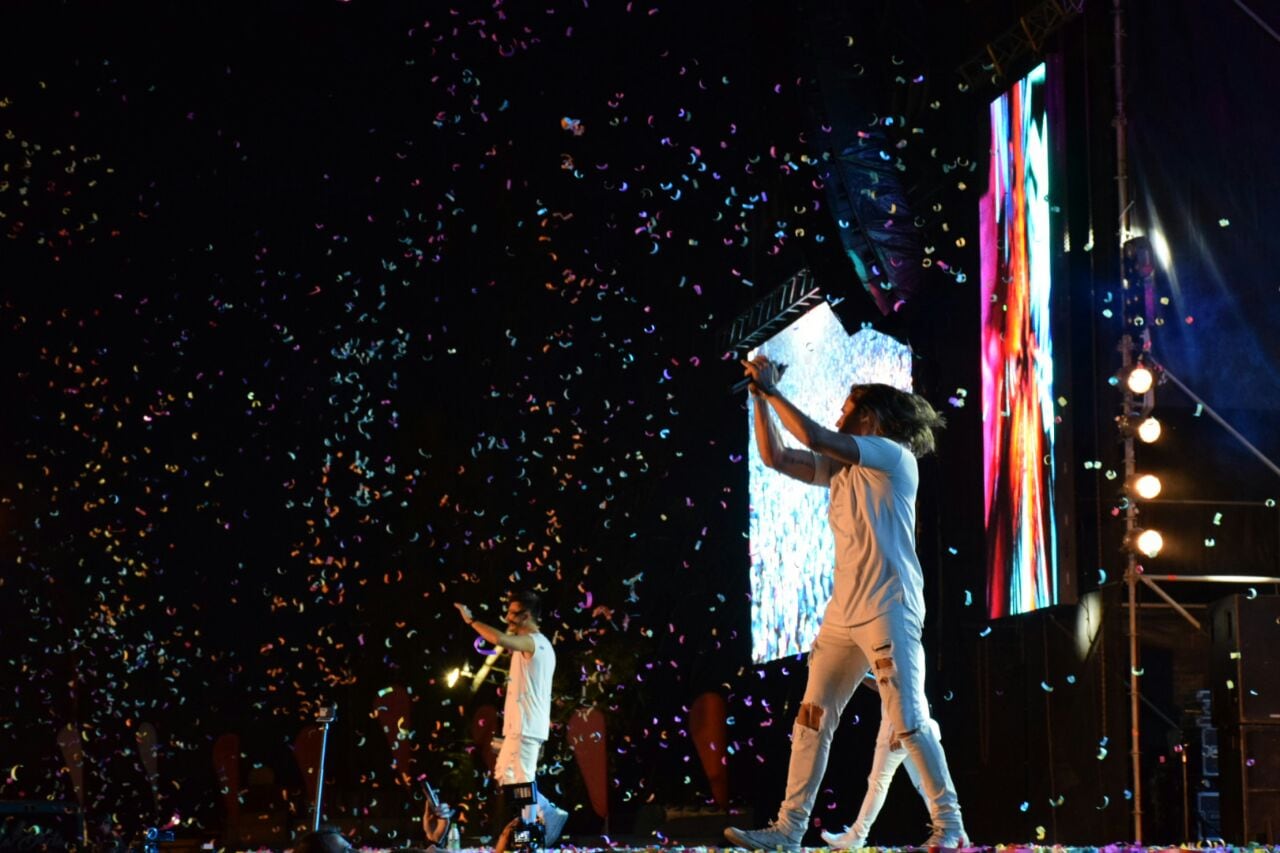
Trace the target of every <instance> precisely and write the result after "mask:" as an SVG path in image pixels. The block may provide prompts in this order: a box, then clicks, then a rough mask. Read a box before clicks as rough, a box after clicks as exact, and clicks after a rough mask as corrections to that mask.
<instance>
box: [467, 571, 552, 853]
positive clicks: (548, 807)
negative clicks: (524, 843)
mask: <svg viewBox="0 0 1280 853" xmlns="http://www.w3.org/2000/svg"><path fill="white" fill-rule="evenodd" d="M454 607H456V608H458V613H460V614H461V615H462V619H463V621H464V622H466V623H467V624H468V625H470V626H471V627H472V628H474V629H475V631H476V633H477V634H479V635H480V636H481V637H483V638H484V640H485V642H487V643H490V644H491V645H495V646H501V647H502V648H504V649H509V650H510V651H511V672H510V673H509V674H508V675H507V690H506V693H507V695H506V699H505V702H504V704H503V706H502V748H501V749H500V750H499V751H498V761H497V763H496V764H495V765H494V768H493V775H494V778H495V779H497V781H498V784H499V785H510V784H513V783H516V782H532V781H533V778H534V774H535V773H536V771H537V769H538V756H539V754H540V753H541V752H542V745H543V744H544V743H545V742H546V740H547V737H548V736H549V735H550V733H551V678H552V676H553V675H554V674H555V671H556V653H555V649H553V648H552V647H551V641H550V640H548V639H547V638H546V637H545V636H544V635H543V634H542V632H541V631H540V630H539V626H538V623H539V621H540V620H541V619H542V601H541V599H539V598H538V594H537V593H535V592H529V591H525V592H518V593H515V594H513V595H512V596H511V601H510V603H509V604H508V605H507V616H506V619H507V630H506V632H505V633H504V632H502V631H499V630H498V629H497V628H494V627H492V626H490V625H486V624H485V623H483V622H480V621H478V620H476V619H475V618H473V617H472V615H471V609H470V608H469V607H467V606H466V605H465V604H454ZM537 812H538V814H539V816H540V817H541V818H542V822H543V825H544V830H545V836H546V843H547V845H548V846H550V845H551V844H552V843H554V842H555V840H556V839H557V838H559V837H560V833H561V831H562V830H563V829H564V824H565V821H566V820H568V818H569V813H568V812H567V811H565V810H564V809H560V808H557V807H556V806H555V805H553V804H552V803H551V801H549V800H548V799H547V798H546V797H545V796H543V794H542V792H541V791H539V792H538V804H537Z"/></svg>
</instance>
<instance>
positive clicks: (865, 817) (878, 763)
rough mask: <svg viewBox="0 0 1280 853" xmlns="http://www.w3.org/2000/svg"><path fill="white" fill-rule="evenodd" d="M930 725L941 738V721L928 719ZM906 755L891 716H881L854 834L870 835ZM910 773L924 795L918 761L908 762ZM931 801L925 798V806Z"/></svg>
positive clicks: (917, 787) (853, 827) (914, 783)
mask: <svg viewBox="0 0 1280 853" xmlns="http://www.w3.org/2000/svg"><path fill="white" fill-rule="evenodd" d="M929 728H931V729H933V733H934V734H935V735H937V736H938V739H939V741H941V733H940V732H939V730H938V724H937V723H936V722H934V721H933V720H929ZM907 757H908V756H907V748H906V747H905V746H903V745H902V742H901V741H899V740H898V739H897V738H896V737H895V735H894V732H893V726H892V725H891V724H890V722H889V718H888V717H881V718H880V731H879V732H877V733H876V754H875V756H874V757H873V758H872V759H871V773H870V774H869V775H868V776H867V793H866V796H864V797H863V798H862V808H861V809H859V810H858V818H857V820H855V821H854V822H853V826H852V827H851V829H852V831H853V834H854V835H856V836H857V837H858V838H861V839H863V840H866V838H867V836H868V835H870V834H871V826H872V824H874V823H875V822H876V818H877V817H879V816H880V809H882V808H883V807H884V800H885V796H886V795H887V794H888V793H889V783H890V782H892V781H893V775H894V774H895V773H897V772H898V768H899V767H900V766H902V763H903V761H904V760H905V759H906V758H907ZM907 776H908V777H910V779H911V784H912V785H914V786H915V788H916V790H917V791H919V792H920V796H921V797H924V783H923V781H922V780H921V778H920V771H919V770H917V769H916V765H915V762H912V761H907ZM928 804H929V800H928V798H926V799H925V805H926V806H928Z"/></svg>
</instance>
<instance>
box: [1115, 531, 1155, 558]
mask: <svg viewBox="0 0 1280 853" xmlns="http://www.w3.org/2000/svg"><path fill="white" fill-rule="evenodd" d="M1124 547H1125V548H1127V549H1128V550H1130V551H1132V552H1133V553H1135V554H1140V555H1142V556H1144V557H1147V558H1149V559H1153V558H1155V557H1156V556H1157V555H1159V553H1160V551H1161V549H1163V548H1164V537H1163V536H1161V535H1160V531H1158V530H1150V529H1146V530H1144V529H1143V528H1141V527H1135V528H1134V529H1133V530H1130V531H1129V532H1128V533H1127V534H1126V535H1125V537H1124Z"/></svg>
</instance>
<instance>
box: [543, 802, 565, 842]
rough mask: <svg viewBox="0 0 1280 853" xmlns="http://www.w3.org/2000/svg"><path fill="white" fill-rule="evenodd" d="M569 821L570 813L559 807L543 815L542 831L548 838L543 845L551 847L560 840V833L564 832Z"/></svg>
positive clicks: (546, 811)
mask: <svg viewBox="0 0 1280 853" xmlns="http://www.w3.org/2000/svg"><path fill="white" fill-rule="evenodd" d="M568 820H569V813H568V812H567V811H565V810H564V809H562V808H559V807H558V806H552V807H551V808H549V809H547V810H545V811H544V812H543V813H542V831H543V834H544V835H545V836H546V838H544V839H543V842H542V843H543V844H545V845H547V846H548V847H550V846H551V845H552V844H555V843H556V841H558V840H559V839H560V833H562V832H564V825H565V822H566V821H568Z"/></svg>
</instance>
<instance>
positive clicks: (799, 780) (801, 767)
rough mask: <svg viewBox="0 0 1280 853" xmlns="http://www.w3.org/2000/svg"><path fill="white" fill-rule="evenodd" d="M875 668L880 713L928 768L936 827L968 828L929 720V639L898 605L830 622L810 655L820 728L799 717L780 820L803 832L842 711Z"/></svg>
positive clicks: (924, 781) (924, 773)
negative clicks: (857, 619)
mask: <svg viewBox="0 0 1280 853" xmlns="http://www.w3.org/2000/svg"><path fill="white" fill-rule="evenodd" d="M868 668H870V669H871V671H872V672H873V673H875V676H876V683H877V686H878V687H879V688H880V716H881V719H882V720H887V721H888V722H889V725H890V726H892V728H893V731H894V732H898V733H903V732H905V733H906V734H905V736H902V735H899V739H900V740H901V741H902V745H903V746H904V747H906V750H907V752H908V753H909V754H910V755H911V758H912V760H913V762H914V763H915V767H916V769H917V770H918V771H919V772H920V781H921V785H922V787H923V791H922V793H923V796H924V798H925V800H926V801H927V802H928V804H929V817H930V818H931V820H932V821H933V824H934V826H935V827H938V828H947V829H954V830H961V829H963V823H962V821H961V817H960V802H959V799H958V798H957V797H956V789H955V784H954V783H953V782H952V781H951V772H950V771H949V770H948V769H947V757H946V755H945V754H943V751H942V742H941V741H940V740H939V739H938V736H937V734H936V733H935V729H934V728H933V727H932V726H930V725H929V704H928V700H927V699H926V698H925V695H924V647H923V646H922V645H921V643H920V626H919V625H916V624H914V620H911V619H908V618H907V617H906V615H905V614H903V613H902V612H901V611H891V612H889V613H886V614H884V615H881V616H878V617H876V618H875V619H873V620H872V621H870V622H867V623H866V624H863V625H858V626H856V627H853V628H837V627H834V626H831V625H827V624H826V623H825V622H824V623H823V625H822V627H821V628H820V629H819V630H818V637H817V639H816V640H814V642H813V650H812V651H811V652H810V655H809V680H808V682H807V683H806V685H805V690H804V704H805V705H810V706H813V707H814V708H817V709H818V710H817V711H815V712H814V713H818V714H820V718H819V719H818V720H817V723H818V725H817V728H811V727H809V726H806V725H802V724H801V723H800V722H797V723H796V724H795V726H794V728H793V729H792V734H791V763H790V766H789V767H788V769H787V793H786V799H784V800H783V801H782V805H781V806H780V807H779V809H778V824H779V826H780V828H782V829H783V830H784V831H787V832H789V834H792V835H796V836H797V837H798V836H800V835H802V834H803V833H804V831H805V830H806V829H807V828H808V826H809V815H810V813H811V812H812V811H813V803H814V801H815V800H816V799H817V796H818V787H819V786H820V785H821V784H822V777H823V776H824V775H825V773H826V771H827V757H828V755H829V754H830V751H831V739H832V737H834V735H835V731H836V726H837V725H839V723H840V714H841V713H842V712H843V711H844V708H845V706H846V705H847V704H849V699H850V697H852V696H853V691H854V690H856V689H857V687H858V682H860V681H861V680H862V676H863V675H864V674H865V673H866V671H867V669H868Z"/></svg>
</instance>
